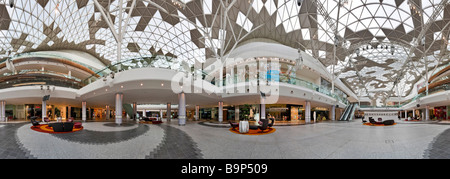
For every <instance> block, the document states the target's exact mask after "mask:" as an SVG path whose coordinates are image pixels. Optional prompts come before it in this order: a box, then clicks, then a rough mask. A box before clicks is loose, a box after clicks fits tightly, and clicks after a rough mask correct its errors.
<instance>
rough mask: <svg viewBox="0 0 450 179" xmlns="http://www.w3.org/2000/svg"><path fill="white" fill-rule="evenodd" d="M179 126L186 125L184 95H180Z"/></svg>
mask: <svg viewBox="0 0 450 179" xmlns="http://www.w3.org/2000/svg"><path fill="white" fill-rule="evenodd" d="M178 99H179V103H178V125H180V126H184V125H186V95H185V94H184V93H180V94H178Z"/></svg>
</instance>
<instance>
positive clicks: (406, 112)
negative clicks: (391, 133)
mask: <svg viewBox="0 0 450 179" xmlns="http://www.w3.org/2000/svg"><path fill="white" fill-rule="evenodd" d="M405 119H408V111H407V110H406V109H405Z"/></svg>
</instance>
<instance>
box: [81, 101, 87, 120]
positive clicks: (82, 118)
mask: <svg viewBox="0 0 450 179" xmlns="http://www.w3.org/2000/svg"><path fill="white" fill-rule="evenodd" d="M81 120H83V121H84V122H85V121H86V101H83V102H81Z"/></svg>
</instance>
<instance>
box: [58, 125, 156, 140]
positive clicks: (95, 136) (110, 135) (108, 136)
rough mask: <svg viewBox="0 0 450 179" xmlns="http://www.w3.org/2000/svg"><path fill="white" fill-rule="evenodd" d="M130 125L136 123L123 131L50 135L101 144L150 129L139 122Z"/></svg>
mask: <svg viewBox="0 0 450 179" xmlns="http://www.w3.org/2000/svg"><path fill="white" fill-rule="evenodd" d="M105 125H108V126H110V127H120V126H111V125H109V124H105ZM132 125H138V127H136V128H134V129H130V130H125V131H110V132H100V131H91V130H81V131H78V132H74V133H67V134H51V135H52V136H54V137H57V138H60V139H63V140H67V141H70V142H76V143H81V144H96V145H102V144H108V143H119V142H122V141H127V140H132V139H133V138H136V137H138V136H140V135H142V134H144V133H146V132H147V131H148V130H149V129H150V127H149V126H147V125H140V124H132ZM125 126H131V124H127V125H125Z"/></svg>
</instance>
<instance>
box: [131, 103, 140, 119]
mask: <svg viewBox="0 0 450 179" xmlns="http://www.w3.org/2000/svg"><path fill="white" fill-rule="evenodd" d="M132 118H133V119H134V120H136V121H139V119H138V118H137V103H136V102H134V103H133V116H132Z"/></svg>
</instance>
